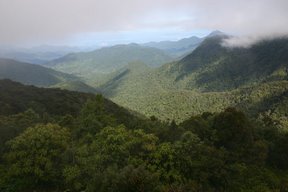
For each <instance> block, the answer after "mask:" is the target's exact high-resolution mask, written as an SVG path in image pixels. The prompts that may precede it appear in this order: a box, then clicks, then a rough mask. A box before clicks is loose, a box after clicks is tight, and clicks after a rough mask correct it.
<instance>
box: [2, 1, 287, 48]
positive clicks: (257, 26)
mask: <svg viewBox="0 0 288 192" xmlns="http://www.w3.org/2000/svg"><path fill="white" fill-rule="evenodd" d="M287 10H288V1H287V0H251V1H249V2H248V1H240V0H219V1H217V2H215V1H213V0H177V1H176V0H158V1H156V2H155V1H153V0H146V1H140V0H122V1H116V0H105V1H98V0H97V1H95V0H81V1H78V0H75V1H71V0H49V1H46V0H25V1H23V0H1V1H0V45H19V44H25V43H26V44H27V43H28V44H29V43H34V44H43V43H44V44H51V43H52V44H67V43H72V44H73V43H74V44H75V42H76V40H77V39H79V37H80V38H81V37H85V36H87V34H93V35H92V36H97V34H110V35H107V36H104V37H103V35H102V36H101V37H99V38H98V41H100V40H101V41H103V42H105V41H107V40H111V39H112V40H113V38H119V34H120V33H121V34H123V33H126V34H129V35H127V36H121V38H122V39H125V40H127V41H132V39H129V36H134V37H135V36H137V34H139V35H138V37H137V38H138V39H141V38H143V36H144V35H143V34H144V32H145V31H154V32H155V33H154V38H155V39H157V37H159V39H160V38H162V39H163V36H165V35H166V34H167V31H173V33H174V37H177V34H188V33H191V35H192V34H194V33H196V32H197V31H208V30H210V31H212V30H215V29H218V30H221V31H224V32H226V33H229V34H232V35H234V36H239V38H232V39H230V40H227V41H226V42H225V45H226V46H250V45H251V44H253V43H254V42H256V41H258V40H259V39H261V38H265V37H269V36H270V37H271V36H273V37H274V36H279V35H283V34H288V19H287V18H288V11H287ZM133 33H134V35H131V34H133ZM149 35H150V36H153V34H149ZM137 38H134V39H133V41H135V39H136V40H137ZM179 38H181V37H180V36H179ZM167 40H169V39H167ZM88 41H89V40H88ZM147 41H148V39H147ZM76 43H77V42H76Z"/></svg>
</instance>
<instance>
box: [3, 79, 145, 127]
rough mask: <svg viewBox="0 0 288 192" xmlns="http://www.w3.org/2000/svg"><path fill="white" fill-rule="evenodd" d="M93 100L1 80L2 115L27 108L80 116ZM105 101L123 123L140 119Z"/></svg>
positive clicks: (73, 94) (67, 92) (76, 93)
mask: <svg viewBox="0 0 288 192" xmlns="http://www.w3.org/2000/svg"><path fill="white" fill-rule="evenodd" d="M94 97H95V95H94V94H89V93H80V92H75V91H67V90H61V89H51V88H49V89H47V88H38V87H34V86H27V85H23V84H21V83H17V82H14V81H11V80H0V105H1V108H0V115H10V114H17V113H21V112H24V111H26V110H28V109H33V110H34V111H35V112H37V113H39V114H44V113H48V114H49V115H56V116H59V115H60V116H62V115H66V114H71V115H77V114H79V112H80V110H81V108H82V106H83V104H84V103H86V101H87V100H89V99H92V98H94ZM103 102H104V108H105V111H106V113H109V114H112V115H113V116H115V117H116V118H117V120H118V121H119V122H120V123H121V122H122V123H124V122H127V123H128V122H129V121H130V122H133V120H137V119H138V120H140V119H139V115H138V114H136V113H133V114H132V112H131V111H128V110H126V109H124V108H123V107H120V106H118V105H116V104H115V103H113V102H111V101H110V100H108V99H105V98H103ZM135 115H137V117H136V116H135ZM129 119H130V120H129Z"/></svg>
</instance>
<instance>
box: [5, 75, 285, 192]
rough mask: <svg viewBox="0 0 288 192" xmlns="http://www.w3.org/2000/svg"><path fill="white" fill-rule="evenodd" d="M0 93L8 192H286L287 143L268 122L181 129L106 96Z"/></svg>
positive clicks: (228, 116) (217, 121) (223, 120)
mask: <svg viewBox="0 0 288 192" xmlns="http://www.w3.org/2000/svg"><path fill="white" fill-rule="evenodd" d="M0 88H1V91H0V100H1V102H3V103H5V104H6V107H7V109H9V110H10V111H9V113H7V111H8V110H3V111H1V113H0V133H1V134H0V142H1V145H0V146H1V148H0V190H1V191H3V192H8V191H9V192H13V191H15V192H18V191H39V192H45V191H55V192H58V191H59V192H60V191H75V192H77V191H87V192H90V191H91V192H93V191H103V192H104V191H105V192H107V191H123V192H124V191H125V192H126V191H139V192H151V191H157V192H158V191H159V192H168V191H180V192H182V191H183V192H186V191H199V192H207V191H208V192H213V191H235V192H238V191H239V192H242V191H258V192H263V191H285V190H286V189H287V182H288V178H287V174H288V164H287V158H288V157H287V155H286V151H287V150H288V145H287V139H288V136H287V132H286V133H285V132H283V131H281V130H279V128H278V127H277V126H276V125H275V124H274V123H271V119H270V117H269V116H267V117H266V118H264V119H263V120H257V121H255V120H252V119H250V118H248V117H247V116H246V115H245V114H244V113H243V112H241V111H239V110H236V109H234V108H227V109H225V110H223V111H221V112H219V113H208V112H205V113H202V114H201V115H197V116H190V118H189V119H187V120H186V121H184V122H182V123H180V124H176V123H175V122H174V121H170V122H160V121H159V120H157V118H156V117H151V118H150V119H147V118H144V117H141V116H139V115H135V114H132V113H131V112H129V111H127V110H126V109H124V108H121V107H119V106H117V105H116V104H114V103H112V102H111V101H109V100H106V99H104V98H103V97H102V96H101V95H92V94H84V93H78V92H71V91H64V90H59V89H44V88H36V87H33V86H24V85H21V84H19V83H16V82H12V81H9V80H4V81H0ZM18 95H19V96H18ZM20 95H21V96H20ZM31 102H32V103H33V105H31V104H30V103H31ZM1 106H2V104H1ZM1 109H2V108H1ZM39 109H41V110H39Z"/></svg>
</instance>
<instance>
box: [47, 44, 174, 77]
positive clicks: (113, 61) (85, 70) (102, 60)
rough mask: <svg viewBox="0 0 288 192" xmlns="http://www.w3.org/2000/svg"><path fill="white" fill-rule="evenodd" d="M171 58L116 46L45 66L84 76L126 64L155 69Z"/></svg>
mask: <svg viewBox="0 0 288 192" xmlns="http://www.w3.org/2000/svg"><path fill="white" fill-rule="evenodd" d="M171 60H172V58H171V57H170V56H169V55H168V54H166V53H165V52H163V51H161V50H159V49H155V48H149V47H142V46H140V45H137V44H129V45H117V46H113V47H107V48H102V49H99V50H95V51H92V52H83V53H74V54H69V55H67V56H65V57H62V58H59V59H57V60H54V61H52V62H49V63H48V64H47V65H49V66H51V67H53V68H54V69H57V70H60V71H63V72H66V73H70V74H75V75H78V76H85V75H87V74H88V75H89V74H97V73H110V72H114V71H116V70H118V69H120V68H122V67H124V66H125V65H127V64H128V63H131V62H136V61H140V62H142V63H144V64H146V65H148V66H150V67H157V66H160V65H162V64H164V63H167V62H168V61H171Z"/></svg>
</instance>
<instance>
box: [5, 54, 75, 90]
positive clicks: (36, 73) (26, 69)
mask: <svg viewBox="0 0 288 192" xmlns="http://www.w3.org/2000/svg"><path fill="white" fill-rule="evenodd" d="M0 79H11V80H14V81H18V82H21V83H23V84H27V85H35V86H40V87H49V86H52V85H55V84H57V83H60V82H63V81H75V80H78V78H77V77H75V76H73V75H69V74H65V73H62V72H58V71H55V70H53V69H49V68H46V67H42V66H39V65H34V64H29V63H23V62H18V61H15V60H11V59H0Z"/></svg>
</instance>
